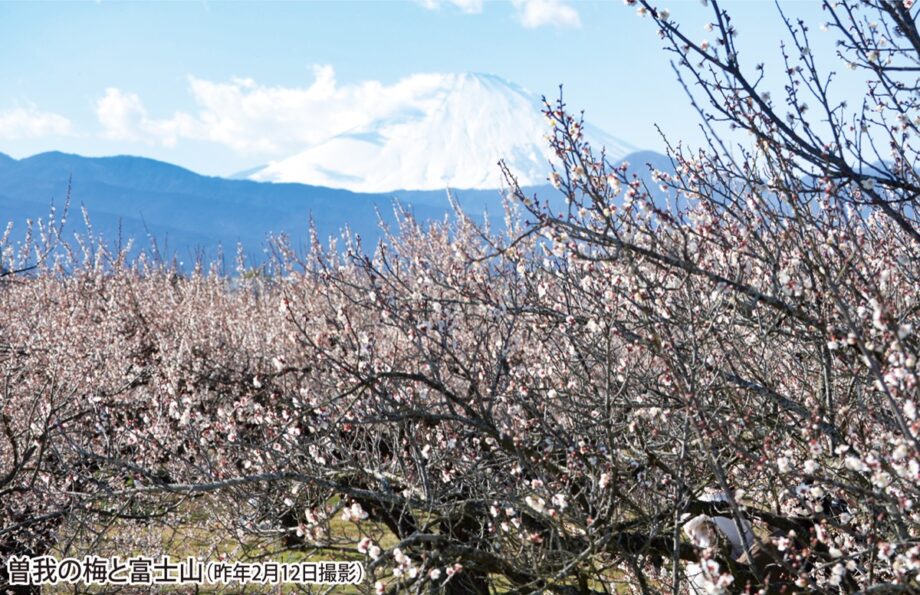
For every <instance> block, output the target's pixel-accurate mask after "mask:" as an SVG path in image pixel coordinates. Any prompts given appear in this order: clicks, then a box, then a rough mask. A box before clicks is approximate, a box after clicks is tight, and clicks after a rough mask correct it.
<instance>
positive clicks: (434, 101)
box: [0, 74, 669, 261]
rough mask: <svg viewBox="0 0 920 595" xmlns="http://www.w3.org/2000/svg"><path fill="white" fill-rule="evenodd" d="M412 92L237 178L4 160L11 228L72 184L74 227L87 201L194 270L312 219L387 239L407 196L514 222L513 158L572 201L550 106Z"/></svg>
mask: <svg viewBox="0 0 920 595" xmlns="http://www.w3.org/2000/svg"><path fill="white" fill-rule="evenodd" d="M406 89H407V90H406V91H405V92H404V93H400V94H398V98H397V99H391V100H388V102H386V105H381V106H379V108H376V109H375V112H374V114H373V115H368V118H367V119H366V121H365V123H364V124H362V125H360V126H358V127H356V128H355V129H352V130H347V131H345V132H340V133H337V134H335V135H333V136H332V137H331V138H327V139H325V140H322V141H320V142H318V143H316V144H314V145H313V146H308V147H304V148H303V150H302V151H300V152H298V153H296V154H295V155H292V156H290V157H288V158H285V159H280V160H277V161H273V162H271V163H268V164H267V165H264V166H261V167H256V168H252V169H250V170H247V171H244V172H240V173H239V174H237V175H235V176H233V177H232V178H216V177H206V176H201V175H198V174H196V173H194V172H191V171H189V170H187V169H183V168H181V167H177V166H175V165H170V164H168V163H163V162H160V161H154V160H151V159H145V158H141V157H130V156H120V157H103V158H87V157H81V156H79V155H70V154H66V153H60V152H51V153H42V154H39V155H35V156H33V157H29V158H26V159H20V160H16V159H12V158H10V157H9V156H7V155H3V154H2V153H0V225H2V224H3V223H5V221H14V222H15V223H16V227H15V228H14V234H13V238H14V239H15V238H21V237H22V234H23V229H24V225H23V223H24V221H25V220H26V219H27V218H31V219H37V218H39V217H44V216H46V215H47V213H48V208H49V206H50V204H51V202H52V201H54V202H55V204H57V205H60V204H61V203H62V202H63V201H64V197H65V194H66V192H67V187H68V181H69V180H70V181H71V182H72V205H73V208H74V210H75V211H76V213H75V212H71V214H70V218H69V219H70V223H69V225H70V228H69V231H81V230H82V222H81V221H80V217H79V207H80V206H81V205H82V206H85V207H86V208H87V210H88V212H89V215H90V219H91V221H92V224H93V229H94V231H96V232H100V233H101V235H102V236H103V237H105V238H108V239H109V240H110V241H112V242H114V241H117V239H118V236H119V234H121V237H122V238H134V239H135V243H136V245H138V246H139V247H143V248H150V247H151V245H150V242H149V241H148V238H154V239H155V240H156V243H157V245H158V247H159V250H160V253H161V254H162V255H164V256H167V255H168V256H172V255H175V256H177V257H178V258H179V259H182V260H185V261H189V260H190V259H192V258H195V257H196V256H204V257H208V258H210V257H213V256H214V255H215V254H216V253H217V251H218V247H219V246H222V248H223V251H224V253H225V254H227V255H230V256H231V257H232V256H233V255H235V252H236V246H237V244H241V245H242V246H243V249H244V251H245V252H246V253H247V254H248V255H249V256H250V257H251V258H252V260H254V261H259V260H262V258H263V256H264V251H265V247H266V239H267V237H268V234H269V233H274V234H280V233H285V234H287V235H289V236H290V237H291V238H292V239H293V240H294V241H295V242H300V243H303V242H304V241H305V240H306V238H307V237H308V236H307V231H308V223H309V221H310V219H311V218H312V220H313V222H314V224H315V226H316V229H317V231H318V232H319V235H320V239H321V240H323V241H326V240H327V239H328V238H329V237H333V236H338V235H339V234H340V233H341V231H342V229H343V228H344V227H346V226H347V227H349V228H350V229H351V230H352V231H353V232H355V233H357V234H359V235H361V237H362V238H363V239H364V240H365V241H366V244H365V245H368V244H372V243H373V242H375V240H376V239H377V238H378V237H379V232H378V223H379V220H380V219H382V220H383V221H384V222H393V220H394V215H393V206H394V202H395V201H396V200H398V201H400V202H401V203H402V204H403V205H406V206H408V207H409V208H410V210H411V212H412V213H413V214H414V215H415V216H416V218H418V219H421V220H432V219H440V218H443V217H444V216H445V214H447V213H448V212H449V210H450V207H449V203H448V200H447V194H446V192H445V189H446V188H448V187H449V188H452V189H455V190H453V192H454V195H455V197H456V198H457V199H458V202H459V203H460V204H461V206H462V207H463V209H464V210H465V211H467V212H468V213H469V214H471V215H474V216H481V215H483V213H485V212H488V213H489V215H490V216H494V217H496V221H499V222H500V221H501V216H502V214H503V213H502V206H501V196H500V191H499V188H500V187H501V186H503V183H502V182H503V180H502V179H501V173H500V170H499V168H498V165H497V163H498V161H499V160H500V159H504V160H505V162H506V163H507V165H508V166H509V168H510V169H511V171H512V172H513V173H514V174H515V176H516V177H517V180H518V182H519V183H520V184H521V185H522V186H524V187H526V188H527V190H528V192H529V193H532V192H537V193H538V194H539V195H540V196H541V197H543V198H547V197H550V198H551V199H552V200H559V201H560V202H561V196H560V194H559V193H558V191H556V190H554V189H553V188H552V187H551V186H548V185H547V177H548V175H549V173H550V171H551V169H550V165H549V162H550V161H551V160H552V159H553V156H552V155H551V154H550V149H549V147H548V143H547V140H546V138H544V136H545V135H546V134H547V133H548V132H549V131H550V126H549V123H548V122H547V120H546V118H545V116H544V115H543V114H542V112H541V109H542V103H541V101H540V99H539V98H538V97H536V96H534V95H533V94H531V93H529V92H527V91H525V90H524V89H522V88H521V87H518V86H517V85H514V84H512V83H509V82H507V81H505V80H503V79H501V78H499V77H497V76H493V75H482V74H432V75H417V76H416V77H415V78H413V80H412V84H411V85H406ZM584 132H585V137H586V139H587V140H588V141H589V142H590V143H591V145H592V146H593V147H595V148H596V149H600V148H601V147H604V148H605V150H606V155H607V158H608V160H610V161H611V162H617V161H619V160H620V159H622V158H624V157H625V158H626V159H628V160H629V161H630V162H631V163H632V164H633V166H634V167H635V171H637V172H639V173H640V175H645V173H646V168H645V167H644V164H645V163H646V162H652V163H654V164H655V165H656V166H657V167H659V168H661V167H663V166H664V167H667V166H668V165H669V162H668V161H667V159H665V158H664V157H662V156H661V155H657V154H655V153H634V152H632V151H633V147H632V146H631V145H629V144H628V143H625V142H623V141H621V140H619V139H617V138H614V137H612V136H610V135H608V134H606V133H604V132H602V131H601V130H599V129H597V128H595V127H593V126H590V125H587V124H586V126H585V130H584ZM628 153H631V154H629V155H627V154H628Z"/></svg>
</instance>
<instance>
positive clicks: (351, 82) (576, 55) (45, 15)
mask: <svg viewBox="0 0 920 595" xmlns="http://www.w3.org/2000/svg"><path fill="white" fill-rule="evenodd" d="M665 4H666V5H668V7H669V8H670V10H671V12H672V14H673V15H674V18H676V19H678V20H681V21H683V22H684V26H685V27H687V29H686V30H688V31H697V32H698V35H699V38H700V39H704V38H705V37H706V36H707V34H706V32H705V30H704V29H703V25H704V24H705V23H706V22H707V21H708V20H709V18H708V16H709V13H708V9H706V8H704V7H702V6H701V4H700V2H699V1H698V0H688V1H679V0H678V1H673V0H672V1H671V2H670V3H667V2H666V3H665ZM817 4H818V2H816V1H815V2H811V1H802V2H786V3H784V6H785V7H786V10H788V11H789V12H790V13H793V14H804V15H806V16H808V17H810V18H812V19H815V20H814V22H816V23H817V22H820V11H819V10H818V7H817ZM726 6H727V7H728V8H729V9H730V10H731V11H732V13H733V14H734V15H735V22H736V23H737V26H738V29H739V31H740V32H741V41H742V42H743V43H742V46H741V47H742V51H743V52H746V54H744V53H743V54H742V57H744V56H745V55H747V56H748V57H749V59H750V60H751V63H753V62H754V61H755V60H757V61H760V60H764V61H766V62H767V64H768V66H769V65H773V64H775V57H776V55H777V52H776V47H777V43H778V39H779V38H780V36H781V35H782V24H781V22H780V20H779V17H778V15H777V14H776V11H775V7H774V5H773V3H772V2H768V1H765V0H764V1H759V0H750V1H747V2H741V1H735V2H727V3H726ZM0 40H2V44H3V50H4V51H2V52H0V90H2V91H0V151H2V152H4V153H7V154H10V155H12V156H14V157H17V158H18V157H24V156H28V155H31V154H34V153H37V152H41V151H46V150H63V151H68V152H76V153H81V154H84V155H111V154H134V155H144V156H149V157H153V158H156V159H162V160H165V161H170V162H173V163H177V164H180V165H183V166H186V167H189V168H191V169H193V170H195V171H199V172H201V173H206V174H211V175H228V174H231V173H234V172H236V171H239V170H242V169H246V168H249V167H253V166H257V165H260V164H263V163H266V162H267V161H269V160H271V159H273V158H278V157H283V156H285V153H286V152H287V153H290V152H291V151H293V150H295V146H296V144H297V143H302V142H304V139H305V138H307V139H308V138H309V137H310V134H315V135H321V134H322V133H323V130H324V126H325V123H324V122H325V121H328V120H329V119H331V118H345V117H347V114H346V113H344V111H346V108H347V109H350V110H357V109H361V108H362V101H377V100H379V97H380V96H381V93H384V95H385V92H386V91H387V89H390V88H391V87H394V86H395V84H396V83H397V82H398V81H400V80H403V79H406V78H407V77H411V76H413V75H417V74H419V73H451V72H488V73H493V74H497V75H499V76H501V77H503V78H505V79H508V80H509V81H513V82H515V83H517V84H519V85H521V86H523V87H525V88H528V89H530V90H531V91H534V92H536V93H538V94H554V93H555V92H556V90H557V87H558V85H559V84H560V83H562V84H564V85H565V89H566V95H567V98H568V102H569V105H570V107H572V108H578V109H584V110H585V112H586V118H587V119H588V120H589V121H591V122H592V123H594V124H595V125H597V126H599V127H601V128H602V129H604V130H605V131H607V132H608V133H610V134H612V135H614V136H617V137H620V138H622V139H624V140H626V141H627V142H629V143H632V144H633V145H636V146H640V147H647V148H652V149H660V148H661V147H662V144H661V141H660V140H659V138H658V137H657V133H656V131H655V128H654V125H655V124H658V125H660V126H661V127H662V128H663V129H664V130H665V131H666V132H667V133H668V134H669V135H670V136H671V137H673V138H683V139H687V140H689V141H691V142H698V141H699V139H700V135H699V133H698V131H697V127H696V120H695V115H694V114H693V113H692V112H691V111H690V109H689V107H688V105H687V102H686V101H685V99H684V96H683V92H682V91H681V89H680V87H679V86H678V85H677V84H676V82H675V78H674V74H673V72H672V71H671V68H670V66H669V63H668V60H669V55H668V54H666V53H665V52H663V51H662V50H661V41H660V40H659V39H658V38H657V36H656V34H655V31H654V28H653V26H652V23H651V22H650V21H649V20H647V19H642V18H639V17H638V16H636V14H635V11H634V10H633V9H630V8H627V7H624V6H623V3H622V2H621V1H620V0H608V1H591V0H582V1H565V0H516V1H514V2H511V1H509V2H504V1H497V0H496V1H485V2H480V1H477V0H418V1H410V0H406V1H387V0H372V1H335V2H333V1H325V2H320V1H310V2H277V3H273V2H260V3H246V2H215V1H208V2H171V3H140V2H131V3H127V2H126V3H115V2H105V1H103V2H61V3H54V2H39V3H24V2H22V3H18V2H14V3H11V2H0ZM829 62H830V63H829V65H830V66H835V67H836V66H837V65H836V64H833V60H830V61H829ZM369 89H376V90H377V91H375V92H374V93H370V92H368V90H369ZM381 89H383V91H381ZM294 128H302V129H303V132H302V134H300V135H292V134H291V131H292V129H294Z"/></svg>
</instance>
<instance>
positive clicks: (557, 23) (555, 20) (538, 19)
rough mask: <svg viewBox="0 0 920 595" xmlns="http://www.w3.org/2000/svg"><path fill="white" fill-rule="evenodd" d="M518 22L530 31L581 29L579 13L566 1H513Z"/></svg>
mask: <svg viewBox="0 0 920 595" xmlns="http://www.w3.org/2000/svg"><path fill="white" fill-rule="evenodd" d="M512 4H514V6H515V8H516V9H517V14H518V20H519V21H520V23H521V24H522V25H523V26H524V27H527V28H528V29H536V28H537V27H557V28H563V27H576V28H577V27H581V17H579V16H578V11H577V10H575V8H574V7H573V6H572V5H571V4H569V3H568V2H565V1H564V0H512Z"/></svg>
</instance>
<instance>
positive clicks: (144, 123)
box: [96, 87, 196, 147]
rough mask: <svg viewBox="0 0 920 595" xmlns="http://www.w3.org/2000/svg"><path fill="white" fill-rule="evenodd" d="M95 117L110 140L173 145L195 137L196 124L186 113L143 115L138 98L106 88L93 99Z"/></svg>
mask: <svg viewBox="0 0 920 595" xmlns="http://www.w3.org/2000/svg"><path fill="white" fill-rule="evenodd" d="M96 117H97V118H98V120H99V123H100V124H102V128H103V132H102V136H104V137H105V138H109V139H114V140H128V141H144V142H149V143H156V144H162V145H164V146H167V147H172V146H175V144H176V142H177V141H178V140H179V138H180V137H192V136H195V132H194V130H195V128H196V123H195V122H194V120H193V119H192V118H191V117H190V116H188V115H187V114H181V113H177V114H176V115H175V116H173V117H172V118H167V119H161V120H155V119H152V118H150V117H149V116H148V115H147V110H146V108H145V107H144V104H143V102H142V101H141V98H140V97H138V96H137V94H135V93H126V92H125V91H122V90H121V89H116V88H114V87H110V88H108V89H106V90H105V96H103V97H102V98H101V99H99V101H97V102H96Z"/></svg>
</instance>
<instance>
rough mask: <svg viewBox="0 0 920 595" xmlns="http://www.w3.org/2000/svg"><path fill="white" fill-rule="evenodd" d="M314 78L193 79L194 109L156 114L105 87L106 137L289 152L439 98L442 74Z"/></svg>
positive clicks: (101, 115) (330, 73)
mask: <svg viewBox="0 0 920 595" xmlns="http://www.w3.org/2000/svg"><path fill="white" fill-rule="evenodd" d="M313 74H314V80H313V82H312V84H309V85H306V86H303V87H281V86H268V85H262V84H259V83H257V82H256V81H254V80H252V79H246V78H235V79H231V80H230V81H227V82H215V81H209V80H205V79H200V78H196V77H190V78H189V90H190V92H191V95H192V99H193V100H194V102H195V104H196V108H195V110H193V111H191V112H176V113H174V114H173V115H171V116H168V117H163V118H153V117H151V116H150V114H149V113H148V111H147V108H146V107H145V105H144V104H143V102H142V100H141V98H140V97H139V96H137V95H136V94H134V93H130V92H127V91H123V90H121V89H116V88H110V89H107V90H106V92H105V95H104V96H103V97H102V98H100V99H99V100H98V101H97V103H96V116H97V118H98V120H99V123H100V124H101V126H102V134H103V136H105V137H106V138H111V139H118V140H128V141H135V142H145V143H151V144H161V145H166V146H172V145H175V144H176V143H177V142H178V141H180V140H182V139H190V140H199V141H210V142H214V143H218V144H221V145H224V146H227V147H230V148H232V149H234V150H236V151H238V152H239V153H242V154H246V155H253V156H256V155H258V156H261V157H262V158H271V157H277V156H287V155H289V154H291V153H294V152H299V151H302V150H303V149H304V148H305V147H307V146H310V145H313V144H316V143H319V142H321V141H323V140H326V139H329V138H331V137H333V136H335V135H338V134H342V133H344V132H354V131H358V130H360V129H361V128H362V127H363V126H366V125H368V124H370V123H371V122H374V121H376V120H379V119H381V118H399V117H401V116H405V115H406V113H407V112H406V110H410V111H411V110H413V109H422V108H423V107H424V106H425V105H428V104H427V103H425V102H431V101H439V100H440V99H441V98H440V96H435V95H434V92H436V91H437V90H438V89H440V85H441V84H442V83H443V77H444V76H445V75H440V74H416V75H412V76H410V77H407V78H405V79H402V80H400V81H398V82H396V83H395V84H392V85H384V84H382V83H380V82H378V81H366V82H362V83H357V84H351V85H339V84H338V83H337V82H336V79H335V71H334V70H333V68H332V67H331V66H315V67H314V68H313Z"/></svg>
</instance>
